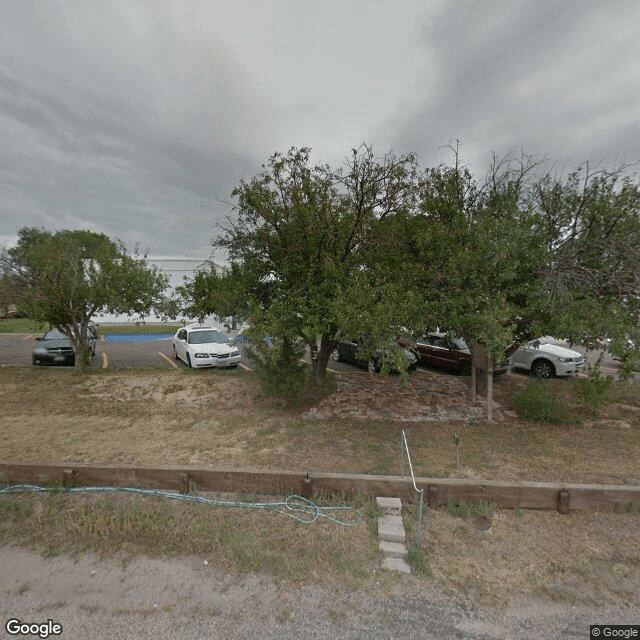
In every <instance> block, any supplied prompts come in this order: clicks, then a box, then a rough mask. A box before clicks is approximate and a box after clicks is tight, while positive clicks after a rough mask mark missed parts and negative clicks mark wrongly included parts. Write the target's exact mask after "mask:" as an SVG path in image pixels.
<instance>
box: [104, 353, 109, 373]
mask: <svg viewBox="0 0 640 640" xmlns="http://www.w3.org/2000/svg"><path fill="white" fill-rule="evenodd" d="M108 367H109V356H108V355H107V354H106V353H105V352H104V351H103V352H102V368H103V369H107V368H108Z"/></svg>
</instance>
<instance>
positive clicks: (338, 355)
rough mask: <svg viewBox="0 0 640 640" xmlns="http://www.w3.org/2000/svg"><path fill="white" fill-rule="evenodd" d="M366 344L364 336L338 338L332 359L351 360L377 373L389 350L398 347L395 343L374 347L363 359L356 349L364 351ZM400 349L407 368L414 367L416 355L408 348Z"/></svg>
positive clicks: (337, 360) (416, 361) (416, 360)
mask: <svg viewBox="0 0 640 640" xmlns="http://www.w3.org/2000/svg"><path fill="white" fill-rule="evenodd" d="M368 344H369V342H368V340H367V338H365V337H361V338H359V339H358V340H355V339H343V340H338V341H337V342H336V345H335V347H334V349H333V352H332V356H333V359H334V360H335V361H336V362H340V360H344V361H346V362H352V363H353V364H357V365H358V366H360V367H366V369H367V371H369V373H378V372H379V371H380V370H381V369H382V367H383V364H384V361H385V358H388V355H389V353H390V350H391V349H397V348H398V347H397V346H395V345H390V346H389V347H380V348H378V349H376V350H375V351H374V353H373V354H372V355H371V356H370V357H369V358H367V359H366V360H363V359H362V357H361V356H360V355H359V353H358V351H359V350H361V351H362V350H365V351H366V349H367V345H368ZM401 351H402V354H403V356H404V358H405V360H406V362H407V369H408V370H411V369H415V368H416V366H417V365H418V359H417V358H416V356H415V355H414V354H413V353H411V351H409V350H408V349H404V348H403V349H402V350H401ZM393 370H394V369H393V368H392V371H393Z"/></svg>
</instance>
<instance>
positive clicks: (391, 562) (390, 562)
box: [382, 558, 411, 574]
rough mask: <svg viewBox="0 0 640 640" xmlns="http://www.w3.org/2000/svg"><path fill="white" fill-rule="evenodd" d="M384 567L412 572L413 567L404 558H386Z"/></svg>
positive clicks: (390, 569)
mask: <svg viewBox="0 0 640 640" xmlns="http://www.w3.org/2000/svg"><path fill="white" fill-rule="evenodd" d="M382 568H383V569H387V571H400V572H401V573H407V574H411V567H410V566H409V565H408V564H407V563H406V562H405V561H404V560H403V559H402V558H385V559H384V560H383V561H382Z"/></svg>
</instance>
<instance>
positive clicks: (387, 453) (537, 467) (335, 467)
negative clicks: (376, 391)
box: [0, 367, 640, 606]
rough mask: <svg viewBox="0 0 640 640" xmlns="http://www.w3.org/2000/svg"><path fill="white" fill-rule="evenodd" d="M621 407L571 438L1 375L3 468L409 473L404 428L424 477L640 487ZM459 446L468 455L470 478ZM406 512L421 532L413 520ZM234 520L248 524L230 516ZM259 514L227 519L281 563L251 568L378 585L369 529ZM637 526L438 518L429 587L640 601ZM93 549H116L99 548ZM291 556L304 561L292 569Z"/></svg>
mask: <svg viewBox="0 0 640 640" xmlns="http://www.w3.org/2000/svg"><path fill="white" fill-rule="evenodd" d="M524 380H525V378H523V377H521V376H512V377H511V378H510V379H505V380H504V381H502V382H501V383H499V384H496V393H497V398H498V400H499V402H500V403H501V405H502V406H503V407H505V409H507V410H508V409H511V408H512V400H511V396H512V393H513V391H514V387H519V386H520V385H521V384H522V383H523V382H524ZM563 385H564V386H563ZM557 390H558V392H559V393H561V394H567V393H569V386H568V384H567V382H566V381H558V387H557ZM613 395H614V402H613V403H612V404H610V405H608V406H607V407H605V408H604V409H603V411H602V413H601V414H600V415H599V416H597V417H595V416H593V415H591V416H589V415H581V416H576V417H577V418H579V421H578V422H577V423H575V424H564V425H545V424H534V423H526V422H523V421H520V420H517V419H515V418H512V417H511V418H508V419H504V420H503V421H502V422H495V423H488V422H486V421H475V422H458V423H438V422H430V423H395V422H391V421H389V420H380V421H376V420H352V419H342V420H338V419H327V420H318V419H316V420H308V419H305V418H303V417H302V414H303V410H304V408H301V409H297V410H283V409H282V408H281V407H279V406H278V405H277V404H276V403H273V402H271V401H269V400H268V399H267V398H264V397H262V396H261V394H260V392H259V389H258V387H257V386H256V383H255V381H254V379H253V377H252V376H251V375H249V374H247V373H246V372H244V371H241V370H238V371H234V372H230V371H229V372H218V371H188V370H184V369H181V370H177V371H175V370H106V371H93V372H91V373H90V374H88V375H84V376H82V375H77V374H76V373H75V372H73V371H71V370H66V369H62V368H60V369H58V368H56V369H44V368H43V369H41V368H38V369H35V368H34V369H32V368H20V367H11V368H9V367H7V368H0V406H1V407H2V416H1V417H0V441H1V442H2V453H1V454H0V458H2V459H6V460H13V461H47V460H51V461H75V462H103V463H108V462H114V463H138V464H150V465H152V464H195V465H203V466H223V467H226V468H228V467H234V466H236V467H257V468H272V469H285V470H317V471H344V472H350V473H383V474H397V473H399V471H400V456H399V442H400V436H399V434H400V430H401V429H402V428H404V429H405V430H407V432H408V437H409V442H410V447H411V456H412V461H413V463H414V468H415V471H416V474H417V475H432V476H451V477H477V478H484V479H494V480H509V479H525V480H541V481H543V480H549V481H565V482H595V483H616V484H621V483H628V484H629V483H630V484H638V483H640V470H639V468H638V464H637V461H638V460H639V459H640V437H639V436H640V394H638V390H637V384H636V385H635V386H634V384H633V383H630V384H627V385H622V384H620V385H617V386H616V388H615V389H614V392H613ZM503 415H508V411H507V412H505V413H504V414H503ZM454 434H458V435H459V439H460V443H461V447H460V461H459V462H460V464H459V465H457V464H456V455H455V445H454V441H453V436H454ZM139 508H142V509H145V508H146V507H143V506H140V507H139ZM179 508H180V509H182V507H179ZM154 509H155V508H154ZM173 509H174V508H173V507H171V510H170V512H168V513H165V514H164V516H163V518H166V519H165V520H162V523H163V524H162V526H161V527H160V529H161V530H165V531H172V530H173V529H174V528H177V530H178V531H179V532H180V531H183V532H184V530H183V529H181V528H179V525H178V524H177V523H178V522H179V520H180V518H178V519H176V518H175V517H174V515H173V513H172V510H173ZM156 512H157V509H156V510H155V511H154V510H152V513H156ZM160 515H162V514H160ZM160 515H158V513H156V517H160ZM406 515H407V517H406V518H405V523H406V524H407V526H408V527H409V528H411V526H412V516H411V514H409V513H407V514H406ZM191 517H195V516H191V515H190V516H189V517H188V518H187V522H188V521H189V518H191ZM198 517H200V516H198ZM207 517H210V516H207ZM229 517H236V516H224V518H225V519H228V518H229ZM255 517H256V518H258V519H257V520H256V521H254V520H253V518H254V515H251V516H250V517H249V518H248V519H247V518H245V517H244V516H242V521H237V520H236V521H232V520H226V521H227V526H231V527H232V528H239V529H242V528H243V527H244V528H247V529H248V531H250V532H252V534H251V535H252V536H253V535H254V534H255V535H256V536H257V535H258V532H261V533H260V536H263V535H266V538H265V537H250V538H248V539H247V541H245V542H242V543H240V542H237V544H236V549H240V550H242V549H250V548H257V546H260V547H262V548H265V547H266V548H267V549H272V550H273V554H271V555H269V554H261V553H260V554H256V555H255V557H254V559H253V560H246V562H247V564H246V567H245V568H246V569H247V570H254V569H257V568H259V569H262V570H267V571H270V572H272V573H274V574H275V575H278V571H280V570H281V569H278V568H277V567H278V566H280V567H283V566H284V567H285V573H284V574H281V575H288V574H287V573H286V572H287V571H288V572H290V574H289V575H293V576H296V579H297V577H299V576H301V575H305V571H307V570H308V571H309V573H308V575H309V577H310V578H312V579H315V578H318V579H320V578H323V576H324V578H326V579H327V580H329V581H333V580H339V575H340V572H341V571H342V572H345V571H346V575H348V576H351V578H352V579H353V578H354V576H356V577H358V580H361V581H362V582H363V583H366V582H367V581H368V579H369V578H371V576H372V575H373V573H372V572H373V571H375V570H376V569H375V568H376V567H377V568H379V563H378V560H379V558H378V556H377V550H376V546H375V542H374V541H373V539H372V537H371V535H370V533H369V531H368V530H367V528H366V527H364V528H363V529H361V530H359V531H358V532H357V533H356V534H354V532H353V531H352V530H349V529H346V530H344V533H343V532H342V530H339V529H334V528H331V531H329V530H328V529H327V530H325V529H320V530H318V531H317V532H315V533H313V532H312V530H311V529H310V528H300V527H299V526H296V525H293V528H292V526H290V523H287V524H285V525H283V524H282V522H281V521H279V520H274V521H272V520H271V519H269V520H267V521H266V522H265V521H264V520H262V518H261V517H260V516H259V515H258V516H255ZM272 517H275V518H277V516H269V518H272ZM218 525H219V523H217V524H216V525H215V526H216V527H217V526H218ZM638 525H640V516H639V515H638V514H637V513H632V514H571V515H569V516H560V515H557V514H555V513H533V512H524V513H515V512H507V511H498V512H496V513H495V514H494V516H493V526H492V532H491V534H490V535H489V536H482V535H480V534H479V533H478V532H476V531H475V530H474V528H473V526H472V524H471V521H470V520H469V519H461V518H455V517H453V516H451V515H450V514H449V513H448V512H447V511H446V509H439V510H436V511H428V512H427V514H426V516H425V529H426V531H425V535H424V542H423V547H422V551H423V552H424V558H425V559H426V564H427V566H428V569H429V573H430V576H431V578H428V579H436V580H437V581H438V582H440V583H441V584H443V585H445V586H447V587H449V588H451V589H452V590H455V591H457V592H461V593H464V594H467V595H469V596H470V597H474V598H475V599H476V600H479V601H482V602H485V603H488V604H492V605H497V606H501V605H503V604H505V603H506V601H507V600H508V599H509V597H510V596H513V595H514V594H535V595H540V596H545V597H551V598H554V599H568V600H572V601H576V600H578V601H583V602H599V603H603V602H614V601H617V602H619V601H620V600H621V599H622V600H627V601H629V602H632V603H637V604H640V589H639V586H638V585H639V584H640V543H639V542H638V536H637V531H638ZM211 526H214V525H213V524H211ZM89 528H90V527H89ZM94 528H95V527H94ZM98 529H99V527H98ZM63 530H64V527H63ZM90 530H91V528H90ZM338 531H340V533H338ZM264 532H268V533H267V534H265V533H264ZM281 534H282V535H281ZM5 535H8V534H7V533H6V530H5ZM61 535H62V534H61ZM183 535H184V534H183ZM272 535H273V536H274V537H273V538H271V536H272ZM343 536H346V538H345V541H344V544H347V539H348V538H350V537H351V538H352V540H353V546H349V545H348V544H347V546H342V545H343V542H340V540H341V538H342V537H343ZM160 538H161V536H160ZM154 539H155V538H154V537H153V536H151V540H154ZM330 539H331V540H336V541H337V543H336V544H337V545H338V546H337V547H336V548H333V547H331V549H333V550H332V551H331V550H329V551H327V553H328V555H326V554H325V555H323V554H322V553H320V551H319V549H318V548H319V547H322V546H323V545H324V546H326V545H327V541H328V540H330ZM63 542H64V540H62V541H60V545H61V546H60V548H62V549H64V548H65V545H64V544H63ZM92 544H94V547H97V548H100V545H101V544H105V545H107V548H109V547H108V543H106V542H105V543H103V542H100V541H99V540H97V541H94V543H92ZM153 544H157V545H158V547H157V549H158V552H159V553H165V552H166V549H167V548H168V547H165V546H163V543H162V541H161V540H160V539H158V541H157V543H153ZM190 544H192V548H193V550H195V551H197V552H201V551H202V552H205V551H206V549H205V550H203V549H202V548H201V547H199V546H198V544H197V543H196V541H195V540H194V542H193V543H190ZM245 544H246V547H244V546H243V545H245ZM349 544H350V543H349ZM127 545H129V546H127ZM127 545H124V547H117V546H116V547H115V548H118V549H120V550H122V549H124V550H125V551H127V550H133V551H134V552H135V545H133V543H130V544H129V543H127ZM131 545H133V547H131ZM238 545H239V546H238ZM187 546H188V545H187ZM289 547H290V548H289ZM183 548H184V547H183ZM372 549H373V551H371V550H372ZM287 551H292V552H293V553H294V555H297V557H298V560H299V561H300V562H299V563H298V564H296V563H294V564H292V565H290V566H289V565H288V564H287V563H288V560H286V552H287ZM145 552H147V551H145ZM211 553H213V552H211ZM243 553H244V552H242V553H240V555H238V556H233V555H228V556H225V557H222V556H221V557H218V558H217V561H219V562H221V563H223V564H224V563H228V564H234V565H235V566H236V567H242V566H243V565H242V562H244V560H242V561H240V560H238V558H245V557H249V558H250V556H251V554H250V553H247V554H244V555H243ZM318 554H320V555H318ZM332 554H333V555H332ZM332 558H333V560H332ZM296 562H297V561H296ZM291 567H293V568H291ZM305 567H306V569H305ZM310 567H313V568H312V569H310ZM345 567H346V569H345ZM349 567H351V568H349ZM356 567H357V568H356ZM360 570H361V571H362V573H361V574H360V573H359V571H360ZM418 588H419V585H418Z"/></svg>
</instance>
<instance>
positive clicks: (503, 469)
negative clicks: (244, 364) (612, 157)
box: [0, 367, 640, 484]
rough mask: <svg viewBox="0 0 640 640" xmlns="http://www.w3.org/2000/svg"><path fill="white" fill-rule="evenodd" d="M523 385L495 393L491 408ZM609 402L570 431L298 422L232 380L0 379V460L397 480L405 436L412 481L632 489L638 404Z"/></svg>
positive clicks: (141, 376)
mask: <svg viewBox="0 0 640 640" xmlns="http://www.w3.org/2000/svg"><path fill="white" fill-rule="evenodd" d="M523 380H524V378H522V377H520V376H513V381H512V382H506V383H502V382H501V383H500V385H496V391H497V393H498V395H499V400H500V402H501V404H502V405H503V406H508V405H509V402H510V396H511V394H512V392H513V388H512V387H513V386H514V385H516V386H519V385H521V384H522V381H523ZM558 384H559V389H560V391H562V390H563V389H565V388H568V387H567V382H566V381H558ZM563 385H564V386H563ZM615 394H616V397H617V402H616V403H614V404H612V405H609V406H608V407H607V408H606V409H605V410H604V412H603V413H602V415H601V416H600V417H589V416H586V417H584V419H582V421H580V422H579V423H577V424H563V425H548V424H536V423H527V422H524V421H520V420H517V419H515V418H511V417H510V418H507V419H505V420H503V421H499V422H494V423H489V422H487V421H471V422H462V421H461V422H424V423H415V422H411V423H403V422H392V421H390V420H378V421H376V420H369V419H366V420H356V419H327V420H317V419H316V420H308V419H305V418H303V417H302V414H303V409H298V410H289V411H287V410H283V409H282V408H281V407H280V406H278V405H277V404H276V403H273V402H271V401H269V399H266V398H264V397H262V396H261V395H260V392H259V389H258V387H257V386H256V383H255V380H254V379H253V377H252V376H251V375H249V374H247V373H246V372H243V371H241V370H238V371H234V372H224V371H222V372H219V371H193V372H192V371H189V370H178V371H174V370H148V369H146V370H142V369H140V370H106V371H102V370H98V371H94V372H92V373H90V374H88V375H84V376H82V375H80V376H79V375H77V374H75V373H74V372H73V371H69V370H65V369H62V368H56V369H31V368H18V367H11V368H0V406H2V408H3V413H2V417H1V418H0V438H1V439H2V442H3V445H2V455H1V457H2V458H5V459H9V460H21V461H46V460H53V461H75V462H104V463H108V462H113V463H138V464H149V465H153V464H195V465H206V466H224V467H256V468H272V469H286V470H302V471H306V470H312V471H342V472H349V473H382V474H398V473H399V472H400V455H399V444H400V430H401V429H405V430H406V432H407V434H408V439H409V443H410V447H411V455H412V459H413V462H414V468H415V470H416V474H417V475H422V476H438V477H447V476H451V477H477V478H486V479H493V480H514V479H522V480H540V481H543V480H548V481H563V482H596V483H614V484H624V483H631V484H636V483H638V482H640V475H639V470H638V465H637V460H639V459H640V394H638V389H637V384H636V383H629V384H628V385H620V386H618V387H617V388H616V390H615ZM454 434H458V437H459V442H460V448H459V454H460V455H459V459H458V460H456V447H455V444H454Z"/></svg>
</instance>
